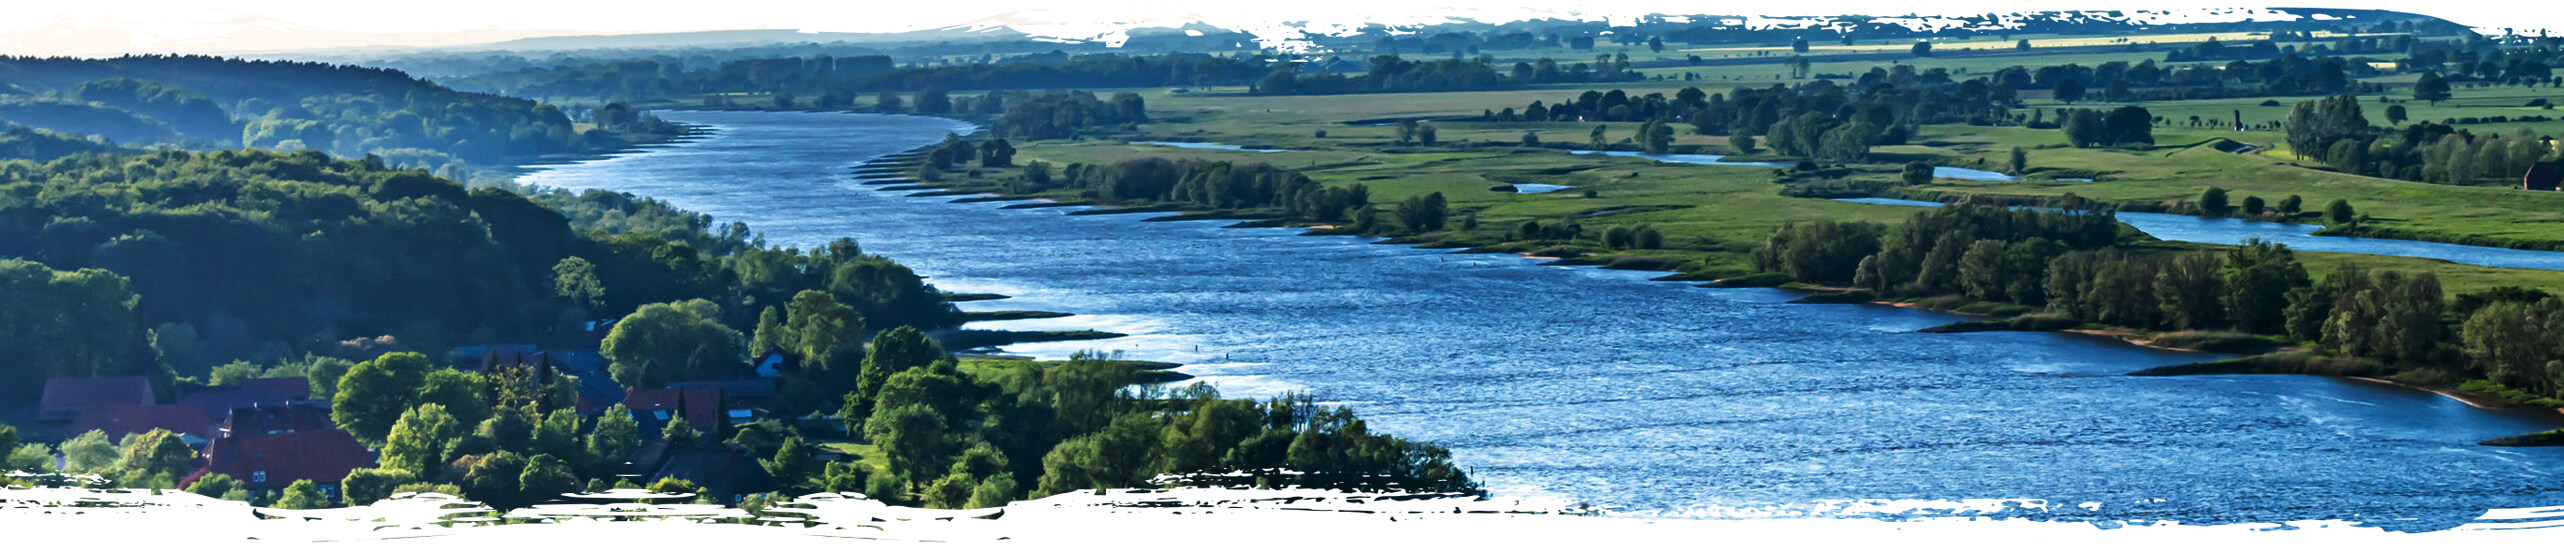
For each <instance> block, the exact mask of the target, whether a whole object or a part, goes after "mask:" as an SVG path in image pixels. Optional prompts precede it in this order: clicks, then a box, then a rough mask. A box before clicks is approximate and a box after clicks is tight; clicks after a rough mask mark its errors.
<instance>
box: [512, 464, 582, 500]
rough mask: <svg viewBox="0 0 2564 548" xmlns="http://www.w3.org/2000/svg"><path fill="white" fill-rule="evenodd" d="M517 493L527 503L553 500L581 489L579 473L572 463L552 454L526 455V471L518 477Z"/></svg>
mask: <svg viewBox="0 0 2564 548" xmlns="http://www.w3.org/2000/svg"><path fill="white" fill-rule="evenodd" d="M516 485H517V495H518V496H519V497H520V500H523V501H525V502H526V503H527V504H533V503H538V502H543V501H547V500H551V499H552V498H554V497H558V496H561V494H563V493H570V492H575V491H578V490H579V475H578V474H577V473H576V472H574V471H572V470H571V469H570V463H568V462H564V461H562V460H561V459H557V458H553V457H552V456H551V455H535V456H531V457H526V459H525V472H524V473H523V474H520V475H518V476H517V478H516Z"/></svg>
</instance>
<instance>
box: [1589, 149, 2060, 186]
mask: <svg viewBox="0 0 2564 548" xmlns="http://www.w3.org/2000/svg"><path fill="white" fill-rule="evenodd" d="M1570 153H1571V154H1577V155H1592V154H1600V155H1604V156H1611V157H1614V158H1646V159H1649V160H1655V161H1658V162H1664V163H1668V164H1692V165H1703V166H1752V167H1789V166H1790V164H1785V163H1779V162H1730V161H1727V157H1726V156H1720V155H1717V154H1648V153H1644V152H1633V151H1627V150H1608V151H1593V150H1578V151H1572V152H1570ZM1932 176H1933V177H1936V178H1941V179H1964V180H1969V181H2018V180H2021V179H2020V178H2019V177H2013V176H2010V175H2004V174H2001V173H1995V172H1992V171H1986V170H1982V169H1968V168H1963V167H1949V166H1933V168H1932Z"/></svg>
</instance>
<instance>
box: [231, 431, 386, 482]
mask: <svg viewBox="0 0 2564 548" xmlns="http://www.w3.org/2000/svg"><path fill="white" fill-rule="evenodd" d="M372 466H374V454H373V453H371V452H368V451H366V450H365V445H364V444H361V443H357V442H356V438H355V437H354V436H349V435H347V432H346V431H344V430H336V429H332V430H305V431H300V432H294V433H290V434H268V435H260V436H231V437H224V438H216V439H215V440H214V443H213V444H211V445H207V446H206V447H205V468H204V469H203V470H199V471H197V474H196V475H198V476H202V475H204V474H207V473H218V474H228V475H230V476H231V477H232V478H233V479H237V480H240V482H241V483H242V485H243V486H244V487H247V488H249V489H281V488H284V487H285V486H286V485H290V484H292V483H294V480H306V479H307V480H312V483H317V484H322V485H337V484H338V481H339V480H341V479H346V478H347V472H348V471H351V470H355V469H358V468H368V467H372ZM261 472H264V473H265V477H264V479H265V480H266V481H258V480H259V479H261V478H260V473H261Z"/></svg>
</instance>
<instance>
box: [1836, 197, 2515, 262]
mask: <svg viewBox="0 0 2564 548" xmlns="http://www.w3.org/2000/svg"><path fill="white" fill-rule="evenodd" d="M1840 201H1845V202H1859V203H1864V204H1878V205H1895V206H1919V207H1941V203H1940V202H1926V201H1920V200H1899V199H1895V198H1842V199H1840ZM2118 215H2119V222H2123V223H2127V224H2128V226H2132V227H2136V229H2137V230H2139V231H2143V232H2145V233H2146V235H2148V236H2153V237H2155V239H2158V240H2168V241H2175V242H2194V243H2203V244H2218V245H2236V244H2241V243H2243V241H2244V240H2246V239H2250V238H2260V239H2262V240H2266V241H2270V242H2275V243H2281V244H2287V245H2288V248H2289V249H2294V250H2298V251H2318V252H2325V253H2361V254H2368V255H2393V256H2398V257H2420V258H2424V259H2439V260H2443V261H2448V262H2453V263H2460V264H2471V265H2483V266H2497V267H2503V268H2532V269H2538V270H2564V252H2556V251H2531V250H2525V249H2509V248H2500V247H2483V246H2472V245H2458V244H2444V243H2438V242H2423V241H2414V240H2393V239H2385V238H2349V237H2340V236H2316V235H2315V231H2317V230H2323V228H2324V227H2323V226H2322V225H2310V224H2290V223H2272V222H2262V221H2247V220H2243V219H2229V218H2206V217H2199V216H2196V215H2175V214H2170V213H2137V212H2125V211H2123V212H2119V214H2118Z"/></svg>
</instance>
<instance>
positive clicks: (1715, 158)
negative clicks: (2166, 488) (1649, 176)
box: [1570, 150, 1790, 167]
mask: <svg viewBox="0 0 2564 548" xmlns="http://www.w3.org/2000/svg"><path fill="white" fill-rule="evenodd" d="M1570 153H1571V154H1577V155H1593V154H1600V155H1604V156H1610V157H1614V158H1646V159H1649V160H1655V161H1658V162H1664V163H1668V164H1693V165H1704V166H1753V167H1789V166H1790V165H1789V164H1784V163H1777V162H1730V161H1727V160H1726V158H1727V157H1726V156H1720V155H1717V154H1648V153H1644V152H1631V151H1626V150H1601V151H1596V150H1578V151H1572V152H1570Z"/></svg>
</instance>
